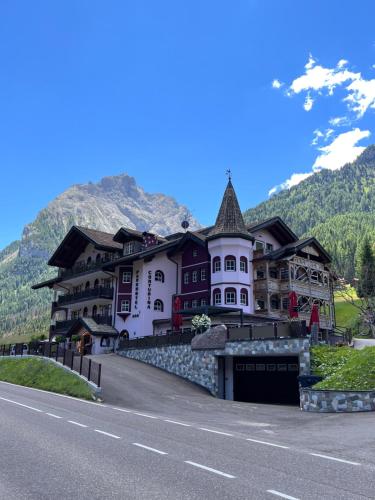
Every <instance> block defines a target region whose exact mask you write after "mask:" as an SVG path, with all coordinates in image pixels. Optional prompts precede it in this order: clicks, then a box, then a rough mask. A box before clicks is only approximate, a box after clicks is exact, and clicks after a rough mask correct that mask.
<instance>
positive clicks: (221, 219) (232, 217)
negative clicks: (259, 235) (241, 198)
mask: <svg viewBox="0 0 375 500" xmlns="http://www.w3.org/2000/svg"><path fill="white" fill-rule="evenodd" d="M220 236H241V237H246V238H248V239H252V236H251V235H250V234H249V232H248V231H247V230H246V226H245V222H244V220H243V217H242V213H241V209H240V206H239V204H238V200H237V196H236V192H235V190H234V188H233V184H232V181H231V180H230V179H229V181H228V184H227V187H226V189H225V193H224V196H223V200H222V202H221V206H220V210H219V213H218V215H217V218H216V222H215V226H214V227H213V228H212V229H211V231H210V233H209V235H208V237H209V238H210V239H212V238H218V237H220Z"/></svg>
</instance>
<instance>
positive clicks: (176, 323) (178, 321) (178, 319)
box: [172, 297, 182, 330]
mask: <svg viewBox="0 0 375 500" xmlns="http://www.w3.org/2000/svg"><path fill="white" fill-rule="evenodd" d="M180 310H181V299H180V297H175V299H174V301H173V320H172V323H173V329H174V330H180V328H181V326H182V316H181V314H178V313H177V311H180Z"/></svg>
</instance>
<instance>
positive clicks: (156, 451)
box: [132, 443, 168, 455]
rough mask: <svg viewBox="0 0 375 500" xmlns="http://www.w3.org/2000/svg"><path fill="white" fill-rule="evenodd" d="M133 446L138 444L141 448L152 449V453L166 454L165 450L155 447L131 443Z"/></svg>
mask: <svg viewBox="0 0 375 500" xmlns="http://www.w3.org/2000/svg"><path fill="white" fill-rule="evenodd" d="M132 444H133V445H134V446H138V448H143V449H145V450H148V451H153V452H154V453H158V454H159V455H168V453H166V452H165V451H161V450H157V449H156V448H150V446H146V445H144V444H140V443H132Z"/></svg>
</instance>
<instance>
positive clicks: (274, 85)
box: [272, 78, 284, 89]
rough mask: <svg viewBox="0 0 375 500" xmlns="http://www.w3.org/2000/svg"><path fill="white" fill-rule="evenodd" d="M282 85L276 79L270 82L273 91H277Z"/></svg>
mask: <svg viewBox="0 0 375 500" xmlns="http://www.w3.org/2000/svg"><path fill="white" fill-rule="evenodd" d="M283 85H284V84H283V82H280V80H278V79H277V78H275V79H274V80H273V81H272V88H274V89H279V88H280V87H282V86H283Z"/></svg>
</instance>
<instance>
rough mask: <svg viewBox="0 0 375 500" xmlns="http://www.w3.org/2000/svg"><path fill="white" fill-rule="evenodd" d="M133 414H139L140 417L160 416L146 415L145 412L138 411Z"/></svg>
mask: <svg viewBox="0 0 375 500" xmlns="http://www.w3.org/2000/svg"><path fill="white" fill-rule="evenodd" d="M133 415H139V416H140V417H146V418H158V417H154V416H152V415H146V414H145V413H138V412H136V411H134V412H133Z"/></svg>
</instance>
